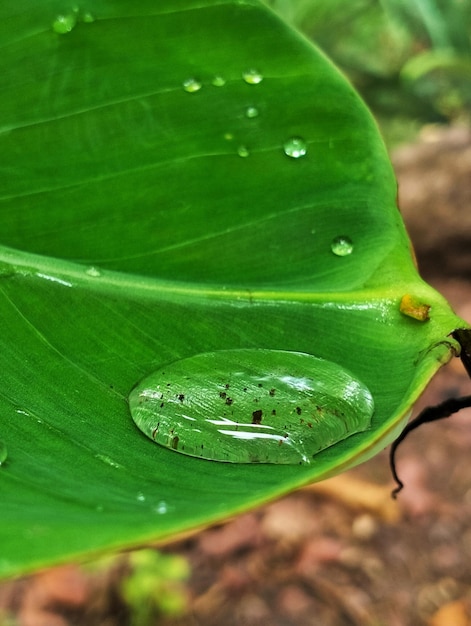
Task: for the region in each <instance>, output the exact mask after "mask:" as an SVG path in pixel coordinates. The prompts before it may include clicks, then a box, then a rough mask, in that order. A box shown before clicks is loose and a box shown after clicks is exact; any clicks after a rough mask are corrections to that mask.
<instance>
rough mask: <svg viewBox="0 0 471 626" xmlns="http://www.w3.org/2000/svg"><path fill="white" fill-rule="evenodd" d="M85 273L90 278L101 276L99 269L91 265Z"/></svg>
mask: <svg viewBox="0 0 471 626" xmlns="http://www.w3.org/2000/svg"><path fill="white" fill-rule="evenodd" d="M85 274H86V275H87V276H91V277H92V278H100V276H101V272H100V270H99V269H98V268H97V267H94V266H93V265H92V266H91V267H89V268H87V269H86V270H85Z"/></svg>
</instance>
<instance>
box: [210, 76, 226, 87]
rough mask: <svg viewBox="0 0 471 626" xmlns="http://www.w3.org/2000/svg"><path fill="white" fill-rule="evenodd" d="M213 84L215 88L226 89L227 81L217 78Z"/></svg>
mask: <svg viewBox="0 0 471 626" xmlns="http://www.w3.org/2000/svg"><path fill="white" fill-rule="evenodd" d="M211 84H212V85H214V86H215V87H224V85H225V84H226V79H225V78H223V77H222V76H215V77H214V78H213V80H212V81H211Z"/></svg>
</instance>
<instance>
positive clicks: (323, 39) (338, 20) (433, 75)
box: [266, 0, 471, 147]
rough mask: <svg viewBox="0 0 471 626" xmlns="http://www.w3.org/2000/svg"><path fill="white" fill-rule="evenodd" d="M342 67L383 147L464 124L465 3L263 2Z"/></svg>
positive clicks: (468, 100)
mask: <svg viewBox="0 0 471 626" xmlns="http://www.w3.org/2000/svg"><path fill="white" fill-rule="evenodd" d="M266 3H267V4H268V5H270V6H271V7H272V8H273V9H274V10H275V11H277V12H278V13H279V14H281V15H282V16H283V17H284V18H285V19H286V20H288V21H289V22H290V23H292V24H293V25H294V26H296V27H297V28H298V29H299V30H301V31H302V32H303V33H304V34H305V35H306V36H307V37H308V38H310V39H312V40H314V41H315V42H316V43H317V44H318V45H319V46H320V47H321V48H322V49H323V50H324V51H325V52H326V53H327V55H328V56H329V57H330V58H331V59H332V60H333V61H334V62H335V63H336V64H337V65H338V66H339V67H340V68H342V70H343V71H344V73H345V74H346V75H347V76H348V77H349V79H350V80H351V81H352V82H353V84H354V85H355V87H356V88H357V89H358V91H359V92H360V93H361V94H362V96H363V98H364V99H365V101H366V102H367V103H368V105H369V106H370V108H371V109H372V111H373V112H374V114H375V116H376V118H377V119H378V121H379V122H380V124H381V128H382V131H383V134H384V136H385V138H386V141H387V143H388V145H390V146H391V147H394V146H395V145H397V144H398V143H401V142H403V141H410V140H411V138H412V137H413V136H414V135H415V134H417V133H418V132H419V131H420V129H421V128H422V126H423V125H425V124H437V123H438V124H448V123H456V122H463V123H467V122H469V113H470V105H471V40H470V30H471V2H469V0H266Z"/></svg>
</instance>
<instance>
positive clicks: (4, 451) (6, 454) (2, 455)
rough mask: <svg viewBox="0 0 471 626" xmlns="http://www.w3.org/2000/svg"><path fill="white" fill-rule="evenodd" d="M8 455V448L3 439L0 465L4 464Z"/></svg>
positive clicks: (0, 444)
mask: <svg viewBox="0 0 471 626" xmlns="http://www.w3.org/2000/svg"><path fill="white" fill-rule="evenodd" d="M7 457H8V450H7V447H6V445H5V444H4V443H3V441H0V465H3V464H4V463H5V461H6V460H7Z"/></svg>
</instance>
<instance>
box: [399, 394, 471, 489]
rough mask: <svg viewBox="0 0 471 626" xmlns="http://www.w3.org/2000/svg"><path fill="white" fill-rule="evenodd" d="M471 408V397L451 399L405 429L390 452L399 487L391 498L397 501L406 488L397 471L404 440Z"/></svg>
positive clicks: (421, 416)
mask: <svg viewBox="0 0 471 626" xmlns="http://www.w3.org/2000/svg"><path fill="white" fill-rule="evenodd" d="M470 406H471V396H463V397H462V398H450V399H448V400H445V402H442V403H441V404H438V405H437V406H429V407H427V408H426V409H424V410H423V411H422V412H421V413H419V415H417V417H416V418H415V419H413V420H412V422H409V423H408V424H407V426H406V427H405V428H404V430H403V431H402V433H401V434H400V435H399V437H398V438H397V439H396V440H395V441H394V442H393V443H392V445H391V450H390V452H389V466H390V468H391V473H392V476H393V478H394V480H395V481H396V483H397V487H396V488H395V489H393V491H392V492H391V496H392V497H393V498H394V499H395V498H396V497H397V494H398V493H399V492H400V491H401V489H402V488H403V487H404V483H403V482H402V480H401V479H400V478H399V476H398V475H397V471H396V452H397V448H398V446H399V444H401V443H402V442H403V441H404V439H405V438H406V437H407V436H408V435H409V433H411V432H412V431H413V430H415V429H416V428H418V427H419V426H422V424H428V423H429V422H436V421H437V420H441V419H444V418H446V417H450V416H451V415H453V414H454V413H457V412H458V411H461V409H466V408H468V407H470Z"/></svg>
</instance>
